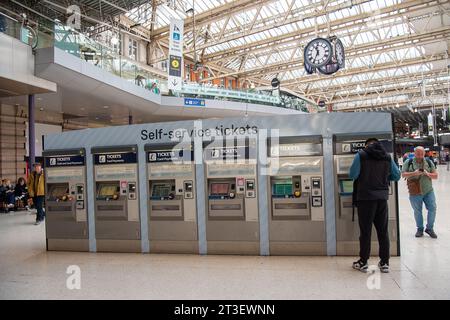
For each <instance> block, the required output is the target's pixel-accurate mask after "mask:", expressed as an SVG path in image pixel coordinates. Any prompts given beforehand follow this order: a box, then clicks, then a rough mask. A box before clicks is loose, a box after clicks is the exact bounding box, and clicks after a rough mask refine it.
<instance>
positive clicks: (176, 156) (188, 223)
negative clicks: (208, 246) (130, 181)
mask: <svg viewBox="0 0 450 320" xmlns="http://www.w3.org/2000/svg"><path fill="white" fill-rule="evenodd" d="M145 150H146V152H147V163H148V167H147V169H148V180H149V182H148V188H149V189H148V190H149V192H148V195H149V200H148V201H149V202H148V208H149V209H148V210H149V240H150V252H160V253H198V234H197V206H196V198H197V197H196V192H195V164H194V154H193V148H192V144H177V145H146V146H145Z"/></svg>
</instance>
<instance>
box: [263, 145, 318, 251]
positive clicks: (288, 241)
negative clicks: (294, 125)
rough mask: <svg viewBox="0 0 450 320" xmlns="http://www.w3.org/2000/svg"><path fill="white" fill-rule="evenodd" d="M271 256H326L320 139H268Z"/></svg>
mask: <svg viewBox="0 0 450 320" xmlns="http://www.w3.org/2000/svg"><path fill="white" fill-rule="evenodd" d="M268 156H269V158H268V159H269V173H270V178H269V186H268V190H269V192H270V196H269V197H268V205H269V217H270V218H269V241H270V254H272V255H276V254H280V255H290V254H292V255H300V254H305V255H326V237H325V223H324V220H325V210H324V200H323V199H324V195H323V155H322V137H321V136H313V137H286V138H280V139H279V141H277V142H275V143H273V142H271V141H270V140H268Z"/></svg>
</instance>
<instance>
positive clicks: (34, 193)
mask: <svg viewBox="0 0 450 320" xmlns="http://www.w3.org/2000/svg"><path fill="white" fill-rule="evenodd" d="M28 193H29V195H30V197H31V198H33V202H34V206H35V208H36V210H37V214H36V223H35V225H39V224H41V222H42V221H44V218H45V213H44V196H45V183H44V171H43V170H42V166H41V164H40V163H35V164H34V171H33V172H32V173H31V174H30V178H29V180H28Z"/></svg>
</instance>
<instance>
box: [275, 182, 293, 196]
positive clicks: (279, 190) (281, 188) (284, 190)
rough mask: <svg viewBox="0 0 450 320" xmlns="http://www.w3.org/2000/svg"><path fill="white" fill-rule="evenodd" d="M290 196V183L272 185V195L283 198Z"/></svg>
mask: <svg viewBox="0 0 450 320" xmlns="http://www.w3.org/2000/svg"><path fill="white" fill-rule="evenodd" d="M291 194H292V181H283V182H276V183H274V184H273V185H272V195H274V196H285V195H291Z"/></svg>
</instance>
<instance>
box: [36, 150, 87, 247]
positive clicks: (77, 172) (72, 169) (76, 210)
mask: <svg viewBox="0 0 450 320" xmlns="http://www.w3.org/2000/svg"><path fill="white" fill-rule="evenodd" d="M85 155H86V152H85V150H84V149H76V150H52V151H44V152H43V157H44V167H45V169H44V173H45V208H46V216H47V217H46V222H45V225H46V234H47V250H64V251H89V240H88V224H87V211H86V166H85Z"/></svg>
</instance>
